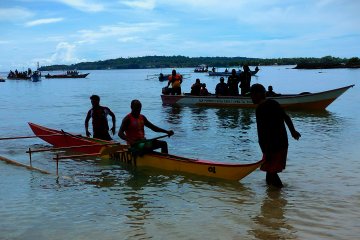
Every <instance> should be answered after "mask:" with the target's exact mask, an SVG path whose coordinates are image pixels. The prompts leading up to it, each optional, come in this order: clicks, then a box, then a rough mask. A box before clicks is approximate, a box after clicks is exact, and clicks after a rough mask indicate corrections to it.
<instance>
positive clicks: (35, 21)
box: [25, 18, 64, 27]
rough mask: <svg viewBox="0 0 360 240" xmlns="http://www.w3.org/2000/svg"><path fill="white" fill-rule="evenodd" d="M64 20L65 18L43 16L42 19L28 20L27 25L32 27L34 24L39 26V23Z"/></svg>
mask: <svg viewBox="0 0 360 240" xmlns="http://www.w3.org/2000/svg"><path fill="white" fill-rule="evenodd" d="M63 20H64V19H63V18H42V19H38V20H34V21H30V22H27V23H25V26H27V27H32V26H37V25H42V24H49V23H56V22H61V21H63Z"/></svg>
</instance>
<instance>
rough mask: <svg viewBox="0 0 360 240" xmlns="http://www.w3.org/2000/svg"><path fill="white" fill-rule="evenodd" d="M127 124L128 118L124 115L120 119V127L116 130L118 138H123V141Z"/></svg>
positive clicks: (125, 138)
mask: <svg viewBox="0 0 360 240" xmlns="http://www.w3.org/2000/svg"><path fill="white" fill-rule="evenodd" d="M128 126H129V118H128V117H127V116H126V117H124V119H123V120H122V122H121V126H120V129H119V132H118V136H119V138H121V139H122V140H125V141H127V137H126V135H125V130H126V129H127V128H128Z"/></svg>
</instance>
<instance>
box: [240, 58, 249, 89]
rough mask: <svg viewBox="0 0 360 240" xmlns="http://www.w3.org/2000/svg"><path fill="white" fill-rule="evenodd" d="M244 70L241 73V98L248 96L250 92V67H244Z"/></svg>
mask: <svg viewBox="0 0 360 240" xmlns="http://www.w3.org/2000/svg"><path fill="white" fill-rule="evenodd" d="M243 70H244V71H242V72H241V73H240V88H241V96H246V94H248V93H249V92H250V84H251V71H250V68H249V66H248V65H244V66H243Z"/></svg>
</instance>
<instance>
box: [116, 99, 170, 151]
mask: <svg viewBox="0 0 360 240" xmlns="http://www.w3.org/2000/svg"><path fill="white" fill-rule="evenodd" d="M141 107H142V105H141V102H140V101H139V100H137V99H135V100H132V101H131V113H129V114H128V115H126V116H125V117H124V119H123V120H122V123H121V126H120V129H119V133H118V136H119V137H120V138H121V139H123V140H125V141H126V142H127V144H129V145H130V146H131V147H132V148H134V149H135V151H136V152H138V153H139V152H140V153H141V154H144V153H147V152H150V151H152V150H154V149H158V148H161V152H162V153H168V147H167V143H166V142H165V141H161V140H152V141H144V140H146V138H145V130H144V127H148V128H150V129H151V130H153V131H154V132H162V133H166V134H167V135H169V137H170V136H172V135H174V132H173V131H172V130H169V131H167V130H165V129H162V128H160V127H157V126H155V125H154V124H152V123H151V122H150V121H149V120H148V119H147V118H146V117H145V116H144V115H142V114H140V112H141Z"/></svg>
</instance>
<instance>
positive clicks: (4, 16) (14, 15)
mask: <svg viewBox="0 0 360 240" xmlns="http://www.w3.org/2000/svg"><path fill="white" fill-rule="evenodd" d="M32 16H34V14H33V13H32V12H30V11H28V10H27V9H24V8H18V7H14V8H0V21H22V20H25V19H28V18H31V17H32Z"/></svg>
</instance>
